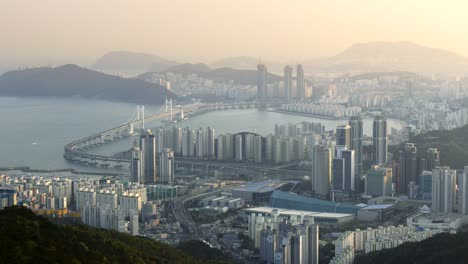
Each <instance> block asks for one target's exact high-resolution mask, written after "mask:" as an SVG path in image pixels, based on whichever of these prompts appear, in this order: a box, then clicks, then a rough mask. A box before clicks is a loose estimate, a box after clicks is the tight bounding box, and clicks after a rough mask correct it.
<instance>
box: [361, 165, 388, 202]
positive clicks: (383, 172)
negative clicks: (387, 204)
mask: <svg viewBox="0 0 468 264" xmlns="http://www.w3.org/2000/svg"><path fill="white" fill-rule="evenodd" d="M366 194H367V195H376V196H392V169H390V168H384V167H379V166H377V165H376V166H374V167H373V168H371V170H369V172H368V173H367V176H366Z"/></svg>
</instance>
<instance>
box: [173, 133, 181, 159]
mask: <svg viewBox="0 0 468 264" xmlns="http://www.w3.org/2000/svg"><path fill="white" fill-rule="evenodd" d="M173 133H174V146H173V147H174V148H173V149H174V154H175V155H177V156H181V155H182V128H180V127H176V126H174V127H173Z"/></svg>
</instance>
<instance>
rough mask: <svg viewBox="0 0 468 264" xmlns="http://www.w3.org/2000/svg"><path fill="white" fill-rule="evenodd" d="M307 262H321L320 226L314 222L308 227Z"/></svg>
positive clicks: (314, 263)
mask: <svg viewBox="0 0 468 264" xmlns="http://www.w3.org/2000/svg"><path fill="white" fill-rule="evenodd" d="M307 240H308V243H307V251H308V253H307V255H308V262H307V264H319V226H318V225H315V224H312V225H309V226H308V228H307Z"/></svg>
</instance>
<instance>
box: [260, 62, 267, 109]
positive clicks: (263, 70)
mask: <svg viewBox="0 0 468 264" xmlns="http://www.w3.org/2000/svg"><path fill="white" fill-rule="evenodd" d="M267 76H268V69H267V67H266V66H265V64H258V65H257V100H258V101H259V102H261V103H263V102H264V101H265V94H266V88H267Z"/></svg>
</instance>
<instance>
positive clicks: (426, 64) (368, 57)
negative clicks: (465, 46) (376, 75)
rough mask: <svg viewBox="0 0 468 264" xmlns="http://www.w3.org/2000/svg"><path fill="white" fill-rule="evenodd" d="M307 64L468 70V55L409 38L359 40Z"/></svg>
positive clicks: (330, 68) (340, 68)
mask: <svg viewBox="0 0 468 264" xmlns="http://www.w3.org/2000/svg"><path fill="white" fill-rule="evenodd" d="M304 64H305V67H306V69H309V70H315V71H321V72H343V73H345V72H357V73H365V72H376V71H408V72H415V73H425V74H457V73H458V74H462V73H466V72H468V59H467V58H465V57H463V56H461V55H458V54H456V53H454V52H451V51H446V50H441V49H434V48H428V47H424V46H421V45H418V44H415V43H411V42H408V41H401V42H369V43H358V44H354V45H352V46H351V47H349V48H348V49H346V50H344V51H343V52H341V53H339V54H337V55H335V56H331V57H328V58H323V59H317V60H309V61H307V62H304Z"/></svg>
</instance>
